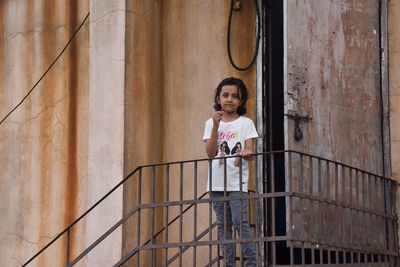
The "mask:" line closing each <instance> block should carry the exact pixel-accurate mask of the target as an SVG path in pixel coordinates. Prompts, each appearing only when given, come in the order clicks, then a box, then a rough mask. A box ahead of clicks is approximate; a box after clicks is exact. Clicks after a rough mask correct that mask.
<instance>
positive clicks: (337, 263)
mask: <svg viewBox="0 0 400 267" xmlns="http://www.w3.org/2000/svg"><path fill="white" fill-rule="evenodd" d="M335 251H336V255H335V257H336V265H339V250H338V249H335Z"/></svg>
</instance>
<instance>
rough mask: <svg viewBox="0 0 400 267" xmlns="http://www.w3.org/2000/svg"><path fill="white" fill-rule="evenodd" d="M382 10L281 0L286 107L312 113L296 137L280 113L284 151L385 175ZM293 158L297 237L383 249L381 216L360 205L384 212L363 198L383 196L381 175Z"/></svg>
mask: <svg viewBox="0 0 400 267" xmlns="http://www.w3.org/2000/svg"><path fill="white" fill-rule="evenodd" d="M379 14H380V9H379V1H378V0H351V1H346V0H339V1H338V0H330V1H320V0H287V1H286V2H285V48H284V49H285V62H284V63H285V77H284V83H285V91H284V101H285V103H284V105H285V113H286V114H287V115H290V114H292V115H293V114H296V113H297V114H299V115H301V116H309V117H311V118H312V120H311V121H309V122H305V121H300V126H299V127H300V129H301V131H302V133H303V138H302V139H301V140H299V141H296V140H295V138H294V132H295V127H296V122H295V121H294V120H292V119H291V118H290V116H286V117H285V124H284V125H285V146H286V148H287V149H293V150H296V151H302V152H306V153H310V154H314V155H320V156H323V157H325V158H328V159H332V160H335V161H338V162H342V163H344V164H348V165H350V166H354V167H356V168H360V169H362V170H366V171H369V172H372V173H376V174H378V175H382V174H383V162H382V158H383V155H382V127H381V89H380V74H381V72H380V51H379V47H380V43H379V38H380V34H379V31H380V16H379ZM292 164H293V169H292V170H291V172H292V177H293V178H292V179H293V180H292V183H293V184H292V190H293V191H294V192H298V193H300V197H295V198H293V203H292V204H291V205H292V208H293V214H292V216H293V222H292V223H289V222H287V231H288V232H291V231H292V234H293V238H294V239H295V240H296V239H299V240H311V241H312V242H311V243H310V246H311V247H312V248H313V249H316V248H318V244H319V246H321V244H324V243H328V244H336V245H337V246H339V247H348V248H352V247H355V244H357V247H359V248H360V249H369V248H370V249H384V246H385V244H386V240H385V236H386V232H385V231H386V229H387V227H385V224H384V219H383V217H381V216H376V215H373V214H371V213H368V212H362V211H361V210H363V209H368V210H370V211H373V212H376V213H377V214H382V213H385V211H384V210H382V208H383V207H382V206H381V207H375V206H373V204H374V203H384V200H382V201H377V202H374V201H373V202H372V203H371V205H372V206H369V205H370V203H368V202H367V200H371V199H373V197H375V198H383V197H384V193H385V192H384V190H386V189H385V188H384V187H383V181H384V180H382V179H380V178H377V177H361V176H363V175H365V173H360V172H358V171H356V170H354V169H351V168H347V167H343V166H340V165H331V164H329V163H327V162H321V161H319V160H317V159H312V158H303V157H301V156H298V157H296V158H293V159H292ZM287 167H288V165H287ZM287 173H288V172H287ZM368 181H370V182H371V183H372V184H373V185H370V186H368ZM286 186H288V181H287V183H286ZM303 194H305V195H308V197H303ZM324 201H328V203H327V202H324ZM329 203H330V204H329ZM334 203H340V205H339V206H337V205H335V204H334ZM346 207H347V208H346ZM332 222H334V223H332ZM371 229H374V231H373V232H371V233H370V235H367V236H366V235H365V232H368V231H371ZM301 246H305V245H304V244H301Z"/></svg>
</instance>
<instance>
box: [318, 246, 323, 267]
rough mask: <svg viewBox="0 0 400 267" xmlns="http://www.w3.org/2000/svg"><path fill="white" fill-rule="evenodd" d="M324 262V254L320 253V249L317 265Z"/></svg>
mask: <svg viewBox="0 0 400 267" xmlns="http://www.w3.org/2000/svg"><path fill="white" fill-rule="evenodd" d="M323 262H324V253H323V252H322V247H321V248H320V250H319V264H321V265H322V264H323Z"/></svg>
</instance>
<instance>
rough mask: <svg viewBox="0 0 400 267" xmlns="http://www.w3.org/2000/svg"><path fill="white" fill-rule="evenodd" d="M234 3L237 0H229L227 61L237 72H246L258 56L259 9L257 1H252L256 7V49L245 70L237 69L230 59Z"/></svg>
mask: <svg viewBox="0 0 400 267" xmlns="http://www.w3.org/2000/svg"><path fill="white" fill-rule="evenodd" d="M236 1H237V0H231V10H230V13H229V21H228V38H227V39H228V44H227V47H228V57H229V61H230V62H231V64H232V66H233V67H234V68H235V69H237V70H239V71H246V70H248V69H250V68H251V66H253V64H254V62H255V61H256V58H257V54H258V47H259V43H260V38H261V33H260V28H261V20H260V9H259V7H258V2H257V1H258V0H254V4H255V6H256V14H257V37H256V47H255V50H254V55H253V59H252V60H251V62H250V64H249V65H248V66H247V67H245V68H241V67H238V66H237V65H236V64H235V62H233V59H232V52H231V22H232V14H233V11H234V6H235V5H237V3H236Z"/></svg>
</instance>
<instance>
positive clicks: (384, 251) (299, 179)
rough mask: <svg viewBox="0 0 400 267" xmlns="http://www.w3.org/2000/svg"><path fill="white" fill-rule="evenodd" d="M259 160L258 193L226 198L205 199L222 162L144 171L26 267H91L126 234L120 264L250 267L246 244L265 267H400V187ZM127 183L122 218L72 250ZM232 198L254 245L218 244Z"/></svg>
mask: <svg viewBox="0 0 400 267" xmlns="http://www.w3.org/2000/svg"><path fill="white" fill-rule="evenodd" d="M254 156H255V158H256V159H255V161H254V162H253V163H251V164H254V166H253V167H251V168H250V169H251V171H250V177H255V179H252V178H250V179H252V180H253V182H250V188H251V189H252V190H251V191H250V192H251V193H250V194H242V195H240V196H237V197H234V196H227V195H225V196H224V197H222V198H218V199H214V198H211V197H209V195H208V194H207V193H204V192H205V185H206V181H207V175H208V174H210V175H211V177H212V168H211V167H210V166H211V163H212V161H213V160H219V159H218V158H215V159H199V160H188V161H180V162H169V163H163V164H153V165H144V166H140V167H138V168H137V169H136V170H135V171H133V172H132V173H131V174H129V175H128V176H127V177H126V178H124V179H123V180H122V181H121V182H120V183H119V184H118V185H116V186H115V187H114V188H113V189H112V190H111V191H110V192H109V193H108V194H106V195H105V196H104V197H103V198H102V199H101V200H99V201H98V202H97V203H96V204H95V205H94V206H92V207H91V208H90V209H89V210H88V211H87V212H86V213H85V214H83V215H82V216H81V217H79V218H78V219H77V220H76V221H75V222H74V223H73V224H71V225H70V226H69V227H68V228H67V229H65V230H64V231H63V232H61V233H60V234H59V235H58V236H57V237H56V238H55V239H53V240H52V241H51V242H50V243H49V244H48V245H47V246H45V247H44V248H43V249H42V250H41V251H39V252H38V253H37V254H36V255H35V256H34V257H32V258H31V259H30V260H28V261H27V262H26V263H25V264H24V266H28V265H30V264H33V263H34V262H36V261H38V260H39V259H40V258H42V257H49V255H47V254H49V253H50V252H49V251H51V248H52V247H57V246H62V247H66V251H65V259H64V260H60V262H65V265H66V266H74V265H76V264H77V263H84V262H85V260H87V257H88V256H90V254H91V253H94V254H96V253H99V252H98V249H100V250H101V249H106V247H104V246H105V244H106V242H104V241H106V240H107V238H109V237H110V236H111V235H113V234H115V233H116V230H117V229H119V230H120V231H122V233H123V254H122V258H121V260H120V261H119V262H115V263H113V264H114V266H223V264H224V261H223V257H224V255H221V254H222V253H220V251H221V250H220V248H221V246H225V245H227V244H231V243H233V244H235V246H236V250H235V251H236V259H237V262H238V263H240V264H241V265H244V263H245V258H244V256H243V254H242V252H241V249H240V247H241V245H242V244H243V243H246V242H252V243H255V245H256V249H257V255H258V258H257V264H258V266H293V265H307V266H313V265H318V266H321V265H326V266H332V265H340V266H346V265H347V266H354V265H357V264H359V265H364V264H365V265H368V266H399V264H400V261H399V247H398V236H397V233H398V229H397V215H396V213H395V193H396V189H397V183H396V182H395V181H393V180H391V179H389V178H385V177H382V176H379V175H376V174H372V173H369V172H366V171H363V170H360V169H357V168H354V167H351V166H348V165H345V164H342V163H339V162H334V161H331V160H328V159H324V158H321V157H316V156H312V155H308V154H305V153H300V152H296V151H277V152H268V153H258V154H254ZM223 161H224V162H225V164H226V158H224V159H223ZM239 168H240V169H241V165H240V167H239ZM240 177H241V176H240ZM225 179H229V177H227V176H226V175H225ZM225 184H226V183H225ZM122 185H123V186H124V187H125V188H126V189H127V190H128V191H129V192H130V193H129V194H130V197H129V201H125V202H124V203H125V205H124V214H123V216H122V218H121V219H120V220H119V221H117V222H114V224H113V225H110V226H109V227H108V229H103V230H102V232H101V233H99V234H98V237H97V238H96V239H95V240H91V241H90V244H89V245H88V246H87V247H86V248H85V249H84V250H83V251H80V252H76V251H71V250H70V245H69V244H70V241H71V239H72V238H74V240H77V239H79V238H80V237H78V236H77V235H78V233H79V229H82V228H84V227H85V224H86V223H87V222H88V220H90V216H91V215H92V214H93V213H95V212H96V209H98V208H99V207H101V205H104V203H106V202H107V200H108V199H109V197H110V196H111V195H112V194H113V193H114V192H115V191H116V190H120V189H121V186H122ZM232 199H239V200H241V201H247V202H248V207H249V212H248V214H249V222H250V226H251V229H252V233H253V238H241V236H240V235H239V234H236V235H235V237H234V238H233V239H225V240H219V239H218V238H217V236H218V235H217V227H216V219H215V215H214V211H213V208H212V203H213V202H215V201H223V202H225V203H226V201H229V200H232ZM104 216H106V214H104ZM119 233H121V232H119ZM63 243H64V244H63ZM65 244H67V245H66V246H65ZM102 246H103V248H101V247H102Z"/></svg>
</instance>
